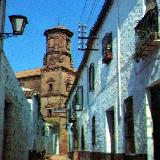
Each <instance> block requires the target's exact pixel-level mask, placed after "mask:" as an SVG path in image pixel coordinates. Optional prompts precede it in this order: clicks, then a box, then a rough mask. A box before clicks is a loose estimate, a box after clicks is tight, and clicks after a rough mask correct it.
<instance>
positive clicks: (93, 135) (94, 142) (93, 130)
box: [92, 116, 96, 146]
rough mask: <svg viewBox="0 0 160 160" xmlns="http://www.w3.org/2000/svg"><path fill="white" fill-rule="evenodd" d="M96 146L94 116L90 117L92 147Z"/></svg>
mask: <svg viewBox="0 0 160 160" xmlns="http://www.w3.org/2000/svg"><path fill="white" fill-rule="evenodd" d="M95 144H96V119H95V116H93V117H92V145H93V146H94V145H95Z"/></svg>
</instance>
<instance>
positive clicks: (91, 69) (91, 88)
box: [89, 63, 94, 91]
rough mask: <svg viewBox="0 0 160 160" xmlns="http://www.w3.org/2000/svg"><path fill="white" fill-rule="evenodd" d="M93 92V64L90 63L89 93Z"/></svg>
mask: <svg viewBox="0 0 160 160" xmlns="http://www.w3.org/2000/svg"><path fill="white" fill-rule="evenodd" d="M93 90H94V63H91V64H90V67H89V91H93Z"/></svg>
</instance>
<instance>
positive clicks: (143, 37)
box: [135, 8, 160, 59]
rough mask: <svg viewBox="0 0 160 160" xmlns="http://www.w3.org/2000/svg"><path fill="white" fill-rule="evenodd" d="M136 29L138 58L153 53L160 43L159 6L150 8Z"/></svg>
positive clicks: (136, 55)
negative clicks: (159, 26)
mask: <svg viewBox="0 0 160 160" xmlns="http://www.w3.org/2000/svg"><path fill="white" fill-rule="evenodd" d="M135 31H136V54H135V57H136V59H139V58H143V57H145V56H148V55H149V54H152V52H153V51H154V50H155V48H157V47H158V45H159V44H160V33H159V28H158V11H157V8H154V9H153V10H150V11H148V12H147V13H146V15H145V16H144V17H143V18H142V20H141V21H140V22H139V24H138V25H137V27H136V28H135Z"/></svg>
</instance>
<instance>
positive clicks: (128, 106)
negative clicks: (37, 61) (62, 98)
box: [66, 0, 160, 160]
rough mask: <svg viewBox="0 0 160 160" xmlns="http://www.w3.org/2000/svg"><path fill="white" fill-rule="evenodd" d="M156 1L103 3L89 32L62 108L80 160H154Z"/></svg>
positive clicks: (159, 108) (159, 5) (157, 142)
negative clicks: (93, 37)
mask: <svg viewBox="0 0 160 160" xmlns="http://www.w3.org/2000/svg"><path fill="white" fill-rule="evenodd" d="M159 9H160V1H159V0H127V1H123V0H106V1H105V2H104V5H103V7H102V10H101V12H100V14H99V16H98V18H97V20H96V22H95V24H94V27H93V29H92V30H91V32H90V35H89V37H90V38H91V37H92V36H96V37H97V39H89V40H88V43H87V48H88V49H91V48H96V49H98V50H97V51H95V50H94V51H92V50H86V51H85V52H84V57H83V59H82V62H81V64H80V66H79V69H78V72H77V77H76V80H75V83H74V86H73V88H72V90H71V92H70V95H69V98H68V101H67V103H66V105H67V109H68V143H69V145H68V146H69V148H68V152H69V154H70V156H73V157H74V158H75V159H78V158H79V159H80V160H83V159H84V160H85V159H87V160H90V159H94V160H102V159H103V160H108V159H118V160H119V159H134V160H144V159H148V160H159V159H160V154H159V153H160V136H159V135H160V127H159V126H160V118H159V117H160V116H159V113H160V101H159V98H160V97H159V96H160V47H159V45H160V34H159V29H160V25H159V24H160V16H159V14H160V13H159Z"/></svg>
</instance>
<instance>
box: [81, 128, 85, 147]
mask: <svg viewBox="0 0 160 160" xmlns="http://www.w3.org/2000/svg"><path fill="white" fill-rule="evenodd" d="M81 149H82V150H85V139H84V127H83V126H82V129H81Z"/></svg>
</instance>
